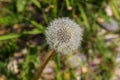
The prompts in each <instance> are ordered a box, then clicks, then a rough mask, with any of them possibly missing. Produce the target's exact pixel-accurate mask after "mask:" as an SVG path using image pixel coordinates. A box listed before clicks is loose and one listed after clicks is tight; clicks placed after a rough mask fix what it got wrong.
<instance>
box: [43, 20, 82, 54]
mask: <svg viewBox="0 0 120 80" xmlns="http://www.w3.org/2000/svg"><path fill="white" fill-rule="evenodd" d="M82 31H83V30H82V29H81V28H80V26H79V25H78V24H76V23H75V22H74V21H73V20H71V19H69V18H58V19H55V20H54V21H52V22H51V23H50V25H49V26H48V28H47V30H46V32H45V34H46V40H47V43H48V44H49V46H50V48H51V49H54V50H55V51H56V52H59V53H63V54H68V53H73V52H74V51H75V50H77V49H78V48H79V46H80V44H81V40H82Z"/></svg>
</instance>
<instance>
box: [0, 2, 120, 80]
mask: <svg viewBox="0 0 120 80" xmlns="http://www.w3.org/2000/svg"><path fill="white" fill-rule="evenodd" d="M118 3H120V2H119V1H118V0H5V1H4V0H0V78H1V76H2V75H4V76H5V77H6V80H32V78H33V75H34V74H35V70H37V68H38V66H39V65H40V63H41V62H42V61H40V60H42V59H40V57H41V56H42V57H43V59H44V57H45V55H46V54H47V53H48V51H49V50H50V49H49V47H48V45H47V43H46V40H45V35H44V31H45V29H46V27H47V26H48V25H49V23H50V21H52V20H54V19H55V18H59V17H69V18H71V19H73V20H75V22H77V23H78V24H79V25H80V26H81V27H82V28H83V29H84V33H83V35H84V36H83V41H82V46H81V47H80V49H79V50H78V52H79V53H78V54H82V55H85V57H86V59H87V60H86V62H84V63H82V65H81V66H78V67H80V68H81V69H82V68H83V67H86V68H87V72H84V71H81V75H79V76H81V78H82V79H81V80H111V79H112V76H113V75H114V69H115V67H116V65H115V64H116V63H115V57H116V55H117V54H116V51H115V48H116V47H117V46H119V44H117V43H116V39H115V40H113V41H111V42H110V44H109V45H107V42H106V41H105V36H107V35H108V34H114V35H118V34H119V32H120V28H119V29H118V30H117V31H113V32H112V31H107V30H105V29H104V28H102V27H101V26H100V24H99V22H98V18H102V19H104V20H109V19H111V18H112V19H115V20H116V21H117V22H118V24H119V26H120V9H118V6H120V4H118ZM107 5H109V6H110V8H111V10H112V12H113V16H108V15H107V14H106V13H105V11H104V9H105V7H106V6H107ZM69 7H72V9H71V10H70V9H69ZM16 25H17V26H16ZM102 30H105V31H106V32H105V33H104V34H102V35H99V33H100V32H101V31H102ZM119 41H120V40H119ZM23 49H27V52H26V54H25V58H24V61H23V62H22V63H18V68H19V71H20V72H19V73H13V72H12V71H9V70H8V68H7V66H8V63H9V62H10V61H11V60H12V59H16V58H15V56H14V55H15V53H19V54H22V50H23ZM61 57H62V58H61ZM96 57H97V58H99V59H101V62H100V63H99V64H97V65H95V67H96V68H97V69H96V70H93V69H92V67H91V64H90V63H93V61H94V58H96ZM66 60H67V56H66V55H59V54H57V55H55V56H53V58H52V59H51V61H53V63H54V65H53V66H52V67H53V69H54V73H55V80H67V79H68V80H76V79H77V76H76V75H75V74H76V71H75V69H76V68H73V67H72V66H69V67H68V65H67V64H66ZM42 80H46V79H45V77H44V78H43V79H42Z"/></svg>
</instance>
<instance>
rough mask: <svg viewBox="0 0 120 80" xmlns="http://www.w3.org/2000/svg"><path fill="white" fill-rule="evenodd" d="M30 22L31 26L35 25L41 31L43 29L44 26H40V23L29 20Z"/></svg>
mask: <svg viewBox="0 0 120 80" xmlns="http://www.w3.org/2000/svg"><path fill="white" fill-rule="evenodd" d="M31 24H32V25H33V26H35V27H36V28H38V29H39V30H41V31H44V30H45V28H44V26H42V25H41V24H39V23H37V22H36V21H31Z"/></svg>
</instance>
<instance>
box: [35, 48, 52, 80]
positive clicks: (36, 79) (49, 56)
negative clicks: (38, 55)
mask: <svg viewBox="0 0 120 80" xmlns="http://www.w3.org/2000/svg"><path fill="white" fill-rule="evenodd" d="M53 54H54V50H51V51H50V52H49V53H48V54H47V56H46V57H45V59H44V61H43V63H42V64H41V65H40V66H39V68H38V70H37V72H36V74H35V76H34V78H33V80H38V79H39V77H40V76H41V74H42V72H43V69H44V68H45V66H46V64H47V63H48V62H49V60H50V58H51V57H52V56H53Z"/></svg>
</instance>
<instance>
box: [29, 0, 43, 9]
mask: <svg viewBox="0 0 120 80" xmlns="http://www.w3.org/2000/svg"><path fill="white" fill-rule="evenodd" d="M31 1H32V2H33V4H34V5H36V6H37V7H38V8H41V5H40V2H39V1H37V0H31Z"/></svg>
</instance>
